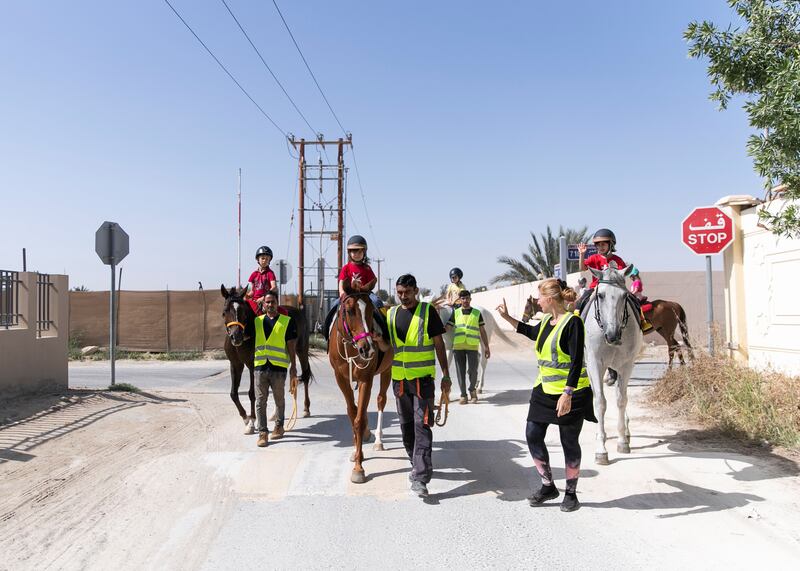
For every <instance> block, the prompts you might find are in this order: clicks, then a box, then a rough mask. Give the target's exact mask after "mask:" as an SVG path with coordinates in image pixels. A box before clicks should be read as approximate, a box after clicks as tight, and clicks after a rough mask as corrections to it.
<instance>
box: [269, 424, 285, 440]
mask: <svg viewBox="0 0 800 571" xmlns="http://www.w3.org/2000/svg"><path fill="white" fill-rule="evenodd" d="M284 432H285V431H284V430H283V426H281V425H280V424H276V425H275V430H273V431H272V439H273V440H280V439H281V438H283V434H284Z"/></svg>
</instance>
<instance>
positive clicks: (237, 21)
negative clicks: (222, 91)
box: [220, 0, 319, 135]
mask: <svg viewBox="0 0 800 571" xmlns="http://www.w3.org/2000/svg"><path fill="white" fill-rule="evenodd" d="M220 1H221V2H222V4H223V5H224V6H225V8H226V9H227V10H228V14H230V15H231V18H233V21H234V22H236V25H237V26H239V29H240V30H241V31H242V34H244V37H245V38H247V41H248V42H249V43H250V45H251V46H252V48H253V49H254V50H255V52H256V54H257V55H258V59H260V60H261V63H263V64H264V67H266V68H267V71H268V72H269V74H270V75H271V76H272V79H274V80H275V83H277V84H278V87H280V88H281V91H283V94H284V95H285V96H286V98H287V99H288V100H289V103H291V104H292V107H294V110H295V111H297V114H298V115H300V117H302V119H303V121H304V122H305V124H306V125H307V126H308V128H309V129H311V132H312V133H314V134H316V135H318V134H319V133H318V131H317V130H316V129H315V128H314V127H312V126H311V123H309V122H308V119H306V116H305V115H303V112H302V111H300V108H299V107H298V106H297V104H296V103H295V102H294V99H292V97H291V96H290V95H289V93H288V92H287V91H286V88H284V87H283V84H282V83H281V82H280V80H279V79H278V77H277V76H276V75H275V73H274V72H273V71H272V68H271V67H269V64H268V63H267V62H266V60H265V59H264V56H262V55H261V52H260V51H259V50H258V48H257V47H256V45H255V44H254V43H253V40H251V39H250V36H249V35H247V32H245V30H244V28H243V27H242V24H241V23H240V22H239V19H238V18H237V17H236V15H235V14H234V13H233V10H231V7H230V6H228V3H227V2H226V1H225V0H220Z"/></svg>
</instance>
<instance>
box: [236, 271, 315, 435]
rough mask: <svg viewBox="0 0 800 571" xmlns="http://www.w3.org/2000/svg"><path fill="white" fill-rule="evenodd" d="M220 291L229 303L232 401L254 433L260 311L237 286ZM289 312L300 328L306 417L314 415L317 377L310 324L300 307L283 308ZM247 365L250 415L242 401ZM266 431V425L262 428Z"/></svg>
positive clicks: (247, 426) (298, 329)
mask: <svg viewBox="0 0 800 571" xmlns="http://www.w3.org/2000/svg"><path fill="white" fill-rule="evenodd" d="M220 292H221V293H222V297H223V298H224V299H225V305H224V306H223V309H222V318H223V320H224V321H225V331H226V337H225V345H224V348H225V356H226V357H227V358H228V361H229V362H230V369H231V400H232V401H233V404H234V405H236V409H237V410H238V411H239V416H241V417H242V420H243V421H244V424H245V434H253V432H255V429H256V426H255V423H256V409H255V406H256V392H255V374H254V368H253V360H254V358H255V345H256V333H255V331H256V330H255V319H256V314H255V313H254V312H253V310H252V308H251V307H250V304H249V303H247V301H245V299H244V298H243V297H242V292H240V291H237V289H236V288H231V289H230V290H227V289H225V286H224V285H222V286H220ZM282 309H284V310H285V312H286V313H287V314H288V315H289V317H291V318H292V319H294V320H295V324H296V327H297V345H296V347H297V358H298V359H299V361H300V369H301V371H302V372H301V374H300V380H301V381H302V382H303V385H304V386H305V402H304V408H303V416H304V417H307V416H311V400H310V399H309V397H308V384H309V382H311V380H312V379H313V378H314V375H313V374H312V373H311V366H310V365H309V363H308V351H309V343H308V324H307V322H306V317H305V314H304V313H303V312H302V311H300V310H299V309H297V308H296V307H282ZM245 367H247V369H248V371H249V372H250V390H248V391H247V396H248V397H250V415H249V416H248V415H247V413H246V412H245V409H244V408H243V407H242V403H241V402H240V401H239V385H240V383H241V380H242V372H243V371H244V368H245ZM259 428H260V429H262V430H266V427H259Z"/></svg>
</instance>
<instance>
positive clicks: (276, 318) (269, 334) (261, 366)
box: [254, 291, 297, 448]
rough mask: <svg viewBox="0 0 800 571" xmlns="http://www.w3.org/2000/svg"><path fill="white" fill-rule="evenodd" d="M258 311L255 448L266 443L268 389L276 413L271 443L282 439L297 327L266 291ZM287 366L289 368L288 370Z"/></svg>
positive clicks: (294, 369) (294, 368)
mask: <svg viewBox="0 0 800 571" xmlns="http://www.w3.org/2000/svg"><path fill="white" fill-rule="evenodd" d="M262 307H263V308H264V314H263V315H260V316H258V317H256V323H255V326H256V327H255V329H256V348H255V349H256V350H255V359H254V365H255V374H256V417H257V418H258V426H259V433H258V446H260V447H262V448H263V447H264V446H266V445H267V444H268V443H269V436H268V433H267V397H269V390H270V388H271V389H272V396H273V398H274V399H275V406H276V408H277V410H278V414H277V415H276V420H275V429H274V430H273V431H272V439H273V440H278V439H279V438H281V437H283V421H284V419H285V415H286V410H285V409H286V400H285V398H284V394H285V391H286V369H287V368H289V374H290V375H291V376H292V377H296V376H297V365H296V360H295V345H296V343H297V325H296V324H295V322H294V320H293V319H292V318H291V317H289V316H288V315H282V314H280V313H278V294H277V293H276V292H275V291H268V292H267V293H265V294H264V297H263V303H262ZM290 365H291V367H290Z"/></svg>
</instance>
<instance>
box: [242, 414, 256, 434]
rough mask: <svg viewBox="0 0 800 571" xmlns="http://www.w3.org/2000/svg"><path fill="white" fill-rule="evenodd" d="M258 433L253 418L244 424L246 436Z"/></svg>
mask: <svg viewBox="0 0 800 571" xmlns="http://www.w3.org/2000/svg"><path fill="white" fill-rule="evenodd" d="M255 431H256V427H255V422H254V421H253V419H252V418H249V419H248V420H247V421H246V422H245V424H244V433H245V434H253V433H254V432H255Z"/></svg>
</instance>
